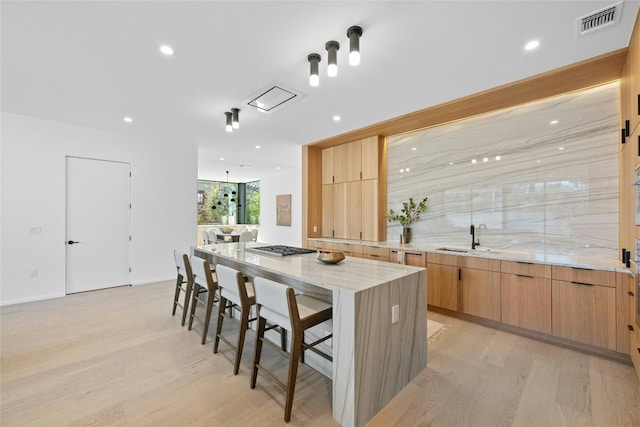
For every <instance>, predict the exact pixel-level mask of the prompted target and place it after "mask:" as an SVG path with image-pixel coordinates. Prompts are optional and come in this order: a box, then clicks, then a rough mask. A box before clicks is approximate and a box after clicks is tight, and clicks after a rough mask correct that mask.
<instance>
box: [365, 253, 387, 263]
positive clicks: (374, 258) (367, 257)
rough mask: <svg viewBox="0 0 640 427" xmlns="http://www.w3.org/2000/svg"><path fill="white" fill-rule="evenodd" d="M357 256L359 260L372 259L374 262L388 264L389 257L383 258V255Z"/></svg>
mask: <svg viewBox="0 0 640 427" xmlns="http://www.w3.org/2000/svg"><path fill="white" fill-rule="evenodd" d="M358 256H359V257H360V258H365V259H372V260H374V261H382V262H389V255H387V256H384V255H376V254H373V255H371V254H358Z"/></svg>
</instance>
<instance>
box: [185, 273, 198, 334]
mask: <svg viewBox="0 0 640 427" xmlns="http://www.w3.org/2000/svg"><path fill="white" fill-rule="evenodd" d="M199 293H200V285H198V284H197V283H196V284H194V285H193V292H192V293H191V309H190V310H189V326H188V328H187V330H189V331H190V330H191V327H192V326H193V318H194V317H195V315H196V305H198V294H199Z"/></svg>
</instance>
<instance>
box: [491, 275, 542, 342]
mask: <svg viewBox="0 0 640 427" xmlns="http://www.w3.org/2000/svg"><path fill="white" fill-rule="evenodd" d="M501 286H502V292H501V298H502V299H501V301H502V304H501V305H502V322H503V323H506V324H508V325H513V326H518V327H520V328H525V329H531V330H533V331H538V332H543V333H545V334H551V279H545V278H542V277H534V276H530V275H522V274H507V273H502V277H501Z"/></svg>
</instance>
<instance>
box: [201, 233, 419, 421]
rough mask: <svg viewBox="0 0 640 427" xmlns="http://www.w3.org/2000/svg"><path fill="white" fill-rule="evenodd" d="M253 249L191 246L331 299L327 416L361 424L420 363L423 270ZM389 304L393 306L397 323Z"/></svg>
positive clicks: (229, 263) (249, 272)
mask: <svg viewBox="0 0 640 427" xmlns="http://www.w3.org/2000/svg"><path fill="white" fill-rule="evenodd" d="M256 246H265V244H263V243H256V242H247V243H227V244H218V245H206V246H197V247H194V248H192V249H193V253H194V254H195V255H197V256H200V257H203V258H206V259H208V260H209V261H210V262H212V263H215V264H218V263H219V264H223V265H227V266H229V267H232V268H236V269H238V270H240V271H242V272H243V274H245V275H246V276H249V277H255V276H262V277H266V278H269V279H272V280H276V281H279V282H281V283H286V284H288V285H289V286H292V287H295V288H296V289H297V290H298V291H299V292H302V293H304V294H308V295H311V296H314V297H316V298H321V299H324V300H326V301H331V302H332V305H333V319H332V323H333V339H332V348H331V351H332V353H333V363H332V367H331V376H332V380H333V384H332V387H333V393H332V401H333V405H332V408H333V418H334V419H335V420H336V421H337V422H339V423H340V424H341V425H343V426H363V425H364V424H366V422H367V421H368V420H370V419H371V418H372V417H373V416H374V415H375V414H376V413H377V412H379V411H380V410H381V409H382V408H383V407H384V405H386V404H387V403H388V402H389V401H390V400H391V399H392V398H393V397H394V396H395V395H396V394H398V393H399V392H400V390H402V389H403V388H404V387H405V386H406V385H407V384H408V383H409V382H410V381H411V380H412V379H413V378H414V377H415V376H416V375H417V374H418V373H420V372H421V371H422V370H423V369H424V368H425V367H426V363H427V339H426V336H427V335H426V334H427V330H426V319H427V306H426V291H427V290H426V287H425V286H424V284H425V283H426V281H427V279H426V276H427V275H426V269H424V268H419V267H411V266H405V265H398V264H391V263H384V262H378V261H371V260H366V259H360V258H354V257H347V258H346V259H345V260H344V261H342V262H341V263H339V264H336V265H326V264H323V263H321V262H320V261H318V260H317V259H316V254H315V253H313V254H305V255H293V256H287V257H278V256H273V255H266V254H260V253H258V252H256V251H252V250H251V248H252V247H256ZM394 305H398V306H399V319H398V322H396V323H392V321H391V307H392V306H394ZM311 355H312V354H309V356H311Z"/></svg>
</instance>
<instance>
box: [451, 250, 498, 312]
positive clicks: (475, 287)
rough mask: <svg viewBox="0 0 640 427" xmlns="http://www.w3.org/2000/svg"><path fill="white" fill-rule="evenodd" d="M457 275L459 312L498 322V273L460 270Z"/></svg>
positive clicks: (467, 269)
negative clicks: (458, 278) (458, 277)
mask: <svg viewBox="0 0 640 427" xmlns="http://www.w3.org/2000/svg"><path fill="white" fill-rule="evenodd" d="M460 258H467V257H460ZM492 261H493V260H492ZM459 274H460V311H461V312H462V313H465V314H470V315H472V316H478V317H482V318H485V319H490V320H495V321H497V322H499V321H500V303H501V301H500V272H499V271H489V270H477V269H473V268H460V271H459Z"/></svg>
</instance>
